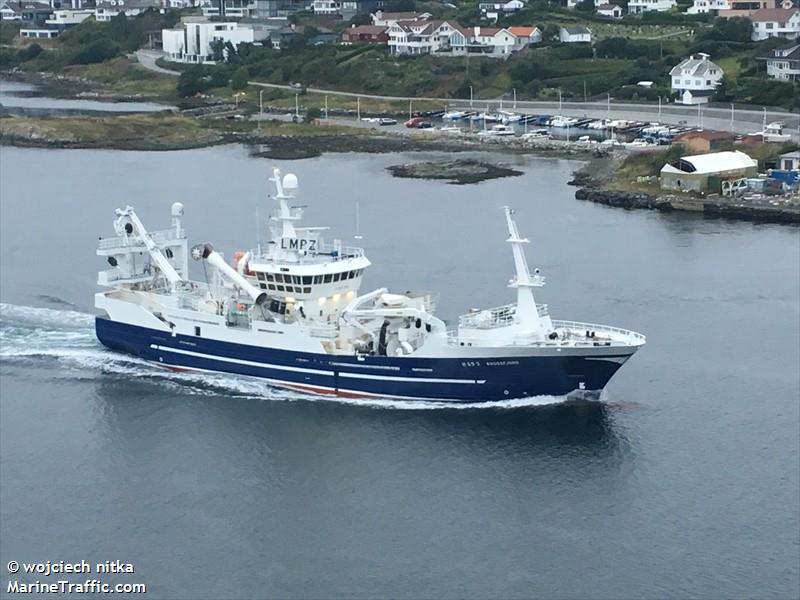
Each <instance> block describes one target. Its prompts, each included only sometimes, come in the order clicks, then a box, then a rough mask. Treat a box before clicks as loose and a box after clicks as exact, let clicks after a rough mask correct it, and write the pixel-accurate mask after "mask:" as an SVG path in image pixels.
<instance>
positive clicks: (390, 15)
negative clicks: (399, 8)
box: [380, 12, 428, 21]
mask: <svg viewBox="0 0 800 600" xmlns="http://www.w3.org/2000/svg"><path fill="white" fill-rule="evenodd" d="M427 15H428V13H418V12H381V17H380V18H381V21H424V20H425V19H427V18H428V16H427Z"/></svg>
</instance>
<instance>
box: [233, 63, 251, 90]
mask: <svg viewBox="0 0 800 600" xmlns="http://www.w3.org/2000/svg"><path fill="white" fill-rule="evenodd" d="M248 79H250V74H249V73H248V72H247V67H239V68H238V69H236V71H234V73H233V76H232V77H231V88H232V89H234V90H243V89H245V88H246V87H247V80H248Z"/></svg>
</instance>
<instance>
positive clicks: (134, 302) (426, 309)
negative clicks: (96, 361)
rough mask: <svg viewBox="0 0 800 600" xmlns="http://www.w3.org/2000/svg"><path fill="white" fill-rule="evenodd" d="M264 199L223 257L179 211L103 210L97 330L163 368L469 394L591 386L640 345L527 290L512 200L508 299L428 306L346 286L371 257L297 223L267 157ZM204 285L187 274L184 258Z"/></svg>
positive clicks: (425, 394) (280, 381) (386, 390)
mask: <svg viewBox="0 0 800 600" xmlns="http://www.w3.org/2000/svg"><path fill="white" fill-rule="evenodd" d="M271 181H272V182H273V183H274V185H275V188H276V193H275V195H274V196H273V198H274V202H275V203H276V207H275V210H274V213H273V215H272V217H271V219H270V222H269V226H270V232H271V239H270V241H269V243H268V244H266V246H264V247H262V246H258V247H256V248H253V249H251V250H248V251H237V252H235V253H234V254H233V261H232V263H229V262H228V261H226V260H225V259H224V258H223V256H222V255H221V254H219V253H218V252H217V251H216V250H215V249H214V247H213V246H212V245H211V244H210V243H200V244H196V245H194V246H192V247H191V248H190V247H189V245H188V239H187V236H186V232H185V230H184V229H183V227H182V217H183V214H184V207H183V205H182V204H180V203H177V202H176V203H174V204H173V205H172V210H171V215H172V224H171V226H170V227H169V228H167V229H164V230H160V231H152V232H151V231H149V230H148V229H147V228H146V227H145V226H144V224H143V223H142V221H141V220H140V219H139V217H138V215H137V213H136V212H135V210H134V209H133V207H131V206H128V207H126V208H123V209H117V211H116V219H115V221H114V230H115V233H116V235H114V236H112V237H107V238H101V239H100V241H99V244H98V249H97V254H98V255H99V256H101V257H103V258H104V259H105V260H106V261H107V262H108V267H109V268H106V269H104V270H101V271H100V272H99V274H98V284H99V285H100V286H102V287H104V288H106V289H105V290H104V291H101V292H99V293H97V294H96V295H95V307H96V309H97V311H98V316H97V317H96V320H95V327H96V332H97V337H98V339H99V340H100V341H101V342H102V343H103V344H104V345H105V346H107V347H108V348H110V349H112V350H115V351H119V352H125V353H128V354H132V355H134V356H137V357H140V358H142V359H145V360H147V361H150V362H152V363H153V364H155V365H159V366H161V367H164V368H167V369H172V370H179V371H182V370H191V371H199V372H209V371H210V372H225V373H235V374H239V375H245V376H251V377H257V378H260V379H262V380H263V381H265V382H266V383H268V384H270V385H273V386H277V387H283V388H289V389H293V390H299V391H302V392H307V393H312V394H322V395H331V396H344V397H366V398H369V397H380V398H388V399H408V398H412V399H419V400H423V401H432V402H483V401H496V400H503V399H509V398H523V397H530V396H539V395H554V396H561V395H566V394H569V393H571V392H574V391H576V390H600V389H602V388H603V387H605V385H606V384H607V383H608V381H609V380H610V379H611V377H612V376H613V375H614V373H616V372H617V370H618V369H619V368H620V367H621V366H622V365H623V364H624V363H625V362H626V361H627V360H628V359H629V358H630V357H631V356H632V355H633V354H634V353H635V352H636V351H637V350H638V349H639V348H641V347H642V346H643V345H644V344H645V338H644V336H642V335H641V334H639V333H636V332H633V331H628V330H625V329H620V328H617V327H609V326H605V325H599V324H594V323H582V322H575V321H561V320H555V319H552V318H551V316H550V312H549V309H548V307H547V305H544V304H537V303H536V301H535V299H534V289H537V288H540V287H542V286H543V285H544V284H545V278H544V276H543V275H541V273H540V272H539V269H535V270H534V271H533V273H531V272H530V271H529V269H528V265H527V260H526V257H525V253H524V247H525V246H526V245H527V244H528V243H529V242H528V240H527V239H526V238H524V237H522V236H521V235H520V234H519V231H518V230H517V225H516V222H515V220H514V217H513V215H514V211H513V210H512V209H510V208H508V207H505V209H504V217H505V221H506V226H507V229H508V239H507V242H508V243H509V244H510V246H511V250H512V254H513V259H514V266H515V271H516V275H515V277H514V278H513V279H511V281H510V283H509V287H510V288H512V289H513V290H514V291H515V292H516V302H513V303H509V304H504V305H501V306H497V307H493V308H486V309H471V310H470V311H469V312H467V313H466V314H463V315H461V316H460V317H459V318H458V320H457V326H456V327H455V328H452V327H449V326H448V325H447V324H446V323H445V321H443V320H442V319H440V318H439V317H437V316H435V304H436V297H435V296H434V295H433V294H431V293H428V292H412V291H406V292H402V293H395V292H390V291H389V290H388V289H386V288H378V289H375V290H373V291H370V292H367V293H365V294H360V293H359V288H360V286H361V282H362V280H363V275H364V271H365V270H366V269H367V268H369V266H370V265H371V262H370V261H369V259H368V258H367V256H366V253H365V251H364V250H363V249H362V248H357V247H349V246H346V245H344V244H343V243H342V241H341V240H339V239H334V240H333V242H332V243H329V242H326V241H325V240H324V239H323V237H322V233H323V232H324V231H325V230H326V229H327V228H324V227H301V226H300V225H299V221H300V219H301V217H302V213H303V208H302V207H298V206H294V205H293V204H294V201H295V198H296V195H297V192H298V189H299V184H298V179H297V177H296V176H295V175H292V174H287V175H285V176H282V175H281V173H280V171H279V170H278V169H277V168H276V169H274V171H273V177H272V178H271ZM190 258H191V259H194V260H196V261H198V262H200V263H202V265H203V269H204V272H205V273H206V274H207V277H206V278H205V280H204V281H197V280H191V279H189V259H190Z"/></svg>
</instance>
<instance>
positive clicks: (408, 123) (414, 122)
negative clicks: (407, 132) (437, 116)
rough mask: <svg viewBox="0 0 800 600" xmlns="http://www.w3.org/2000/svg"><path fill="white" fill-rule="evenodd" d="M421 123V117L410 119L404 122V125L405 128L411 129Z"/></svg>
mask: <svg viewBox="0 0 800 600" xmlns="http://www.w3.org/2000/svg"><path fill="white" fill-rule="evenodd" d="M423 121H425V119H423V118H422V117H412V118H410V119H409V120H408V121H406V123H405V125H406V127H409V128H411V129H413V128H415V127H416V126H417V125H419V124H420V123H422V122H423Z"/></svg>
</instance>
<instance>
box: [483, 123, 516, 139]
mask: <svg viewBox="0 0 800 600" xmlns="http://www.w3.org/2000/svg"><path fill="white" fill-rule="evenodd" d="M478 135H480V136H486V137H509V136H512V135H516V134H515V132H514V128H513V127H511V126H510V125H503V124H502V123H500V124H497V125H492V126H491V127H490V128H489V129H484V130H482V131H479V132H478Z"/></svg>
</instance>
